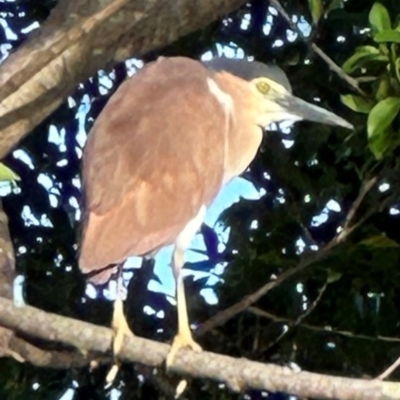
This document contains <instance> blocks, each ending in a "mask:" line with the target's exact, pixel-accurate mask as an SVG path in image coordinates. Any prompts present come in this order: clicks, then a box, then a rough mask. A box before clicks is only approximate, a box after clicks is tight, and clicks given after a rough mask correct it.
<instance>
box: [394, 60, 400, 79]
mask: <svg viewBox="0 0 400 400" xmlns="http://www.w3.org/2000/svg"><path fill="white" fill-rule="evenodd" d="M394 68H395V74H396V78H397V80H398V81H399V82H400V57H399V58H397V59H396V61H395V62H394Z"/></svg>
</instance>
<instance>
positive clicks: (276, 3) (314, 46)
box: [270, 0, 366, 96]
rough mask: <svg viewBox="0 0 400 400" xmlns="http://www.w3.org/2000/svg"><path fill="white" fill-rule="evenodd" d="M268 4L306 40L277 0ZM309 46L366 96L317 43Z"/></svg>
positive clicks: (350, 84)
mask: <svg viewBox="0 0 400 400" xmlns="http://www.w3.org/2000/svg"><path fill="white" fill-rule="evenodd" d="M270 4H271V5H272V6H273V7H274V8H275V9H276V11H278V13H279V14H280V15H281V16H282V17H283V18H284V20H285V21H286V22H287V23H288V25H289V26H290V29H291V30H292V31H294V32H296V33H297V34H298V35H299V37H300V38H301V39H302V40H303V41H304V42H308V40H307V38H306V37H305V36H304V35H303V32H302V31H301V30H300V29H299V27H298V26H297V25H296V24H295V23H294V22H293V21H292V19H291V18H290V16H289V14H288V13H287V12H286V10H285V9H284V8H283V7H282V5H281V4H280V2H279V0H270ZM311 48H312V49H313V50H314V52H315V53H316V54H318V55H319V56H320V57H321V58H322V59H323V60H324V61H325V62H326V63H327V64H328V66H329V68H330V69H331V70H332V71H333V72H335V73H336V74H337V75H338V76H339V77H340V78H341V79H343V80H344V81H345V82H346V83H347V84H348V85H349V86H350V87H352V88H353V89H354V90H355V91H357V92H358V93H359V94H361V95H363V96H366V93H365V92H364V91H363V90H362V89H361V88H360V87H359V85H358V82H357V80H356V79H354V78H352V77H351V76H349V75H347V74H346V73H345V72H344V71H343V69H342V68H340V67H339V65H337V64H336V63H335V62H334V61H333V60H332V59H331V58H330V57H329V56H328V55H327V54H326V53H325V52H324V51H323V50H322V49H321V48H320V47H319V46H318V45H316V44H315V43H311Z"/></svg>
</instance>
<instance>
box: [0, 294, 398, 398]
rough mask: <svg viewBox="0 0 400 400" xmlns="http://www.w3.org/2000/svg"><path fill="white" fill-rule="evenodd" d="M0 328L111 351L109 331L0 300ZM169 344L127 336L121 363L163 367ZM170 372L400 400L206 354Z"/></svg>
mask: <svg viewBox="0 0 400 400" xmlns="http://www.w3.org/2000/svg"><path fill="white" fill-rule="evenodd" d="M0 325H2V326H4V327H5V328H8V329H12V330H15V331H16V332H17V333H24V334H29V335H30V336H35V337H37V338H38V339H43V340H50V341H56V342H62V343H64V344H67V345H71V346H74V347H76V348H78V349H79V350H80V351H81V352H83V353H85V352H91V353H93V354H95V353H97V354H101V355H107V354H110V353H111V349H112V339H113V332H112V330H111V329H108V328H105V327H101V326H96V325H92V324H89V323H87V322H82V321H78V320H74V319H71V318H67V317H61V316H59V315H55V314H50V313H46V312H44V311H41V310H38V309H36V308H34V307H31V306H25V307H20V308H17V307H15V306H14V304H13V302H12V301H10V300H7V299H4V298H0ZM169 349H170V346H169V345H167V344H163V343H158V342H155V341H151V340H147V339H142V338H139V337H129V338H128V337H127V338H125V342H124V344H123V348H122V351H121V355H122V356H121V360H122V361H130V362H134V363H140V364H144V365H148V366H151V367H159V366H162V365H163V363H164V361H165V358H166V356H167V354H168V351H169ZM171 371H173V372H175V373H178V374H181V375H186V376H191V377H195V378H208V379H213V380H216V381H219V382H223V383H225V384H226V385H227V386H228V387H229V388H230V389H231V390H234V391H241V392H243V391H246V390H247V389H256V390H268V391H270V392H277V391H280V392H285V393H292V394H293V395H297V396H300V397H303V398H319V399H333V398H334V399H338V400H375V399H382V398H385V399H400V384H399V383H395V382H383V381H379V380H370V381H367V380H363V379H350V378H342V377H337V376H329V375H321V374H315V373H310V372H304V371H302V372H297V371H296V372H295V371H293V370H291V369H290V368H288V367H282V366H276V365H273V364H262V363H258V362H253V361H248V360H246V359H243V358H240V359H238V358H233V357H227V356H223V355H218V354H214V353H209V352H201V353H196V352H193V351H188V350H182V351H180V352H179V353H178V354H177V356H176V359H175V362H174V364H173V366H172V367H171Z"/></svg>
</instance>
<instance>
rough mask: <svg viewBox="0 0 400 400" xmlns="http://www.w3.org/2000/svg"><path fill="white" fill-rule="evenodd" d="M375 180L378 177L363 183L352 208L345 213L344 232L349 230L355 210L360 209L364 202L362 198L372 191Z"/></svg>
mask: <svg viewBox="0 0 400 400" xmlns="http://www.w3.org/2000/svg"><path fill="white" fill-rule="evenodd" d="M377 180H378V177H376V176H374V177H373V178H371V179H368V180H367V181H365V182H363V184H362V187H361V190H360V193H359V194H358V196H357V198H356V200H355V201H354V203H353V205H352V207H351V208H350V210H349V212H348V213H347V216H346V220H345V222H344V226H343V229H344V230H347V229H348V228H349V226H350V222H351V221H352V220H353V218H354V216H355V214H356V212H357V210H358V209H359V207H360V204H361V203H362V201H363V200H364V197H365V196H366V194H367V193H368V192H369V191H370V190H371V189H372V187H373V186H374V185H375V183H376V182H377Z"/></svg>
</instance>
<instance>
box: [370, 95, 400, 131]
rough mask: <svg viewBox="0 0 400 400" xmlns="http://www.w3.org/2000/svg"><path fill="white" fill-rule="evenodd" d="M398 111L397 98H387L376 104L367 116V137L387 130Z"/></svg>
mask: <svg viewBox="0 0 400 400" xmlns="http://www.w3.org/2000/svg"><path fill="white" fill-rule="evenodd" d="M399 111H400V98H399V97H388V98H387V99H385V100H382V101H380V102H379V103H378V104H376V105H375V107H374V108H373V109H372V110H371V112H370V113H369V115H368V129H367V130H368V137H369V138H371V137H373V136H376V135H379V134H381V133H382V132H383V131H385V130H386V129H387V128H389V126H390V125H391V124H392V122H393V120H394V118H395V117H396V115H397V114H398V113H399Z"/></svg>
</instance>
